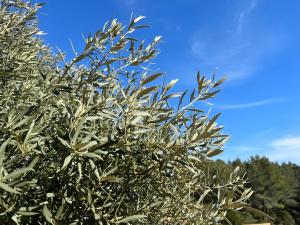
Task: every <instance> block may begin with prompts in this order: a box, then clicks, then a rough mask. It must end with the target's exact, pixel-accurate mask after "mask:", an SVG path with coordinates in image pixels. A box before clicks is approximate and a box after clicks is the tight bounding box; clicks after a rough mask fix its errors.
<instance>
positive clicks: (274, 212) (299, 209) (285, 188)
mask: <svg viewBox="0 0 300 225" xmlns="http://www.w3.org/2000/svg"><path fill="white" fill-rule="evenodd" d="M216 165H217V167H218V168H219V170H222V171H225V174H224V175H223V176H228V174H227V175H226V171H229V170H231V169H232V168H236V167H237V166H238V167H239V168H240V171H241V172H242V173H246V174H247V178H248V184H247V186H249V187H252V188H253V190H254V194H253V196H252V197H251V198H250V205H251V206H253V208H256V209H259V210H261V211H264V212H265V213H267V214H268V215H270V216H272V217H273V218H274V219H275V221H273V222H274V224H281V225H298V224H300V166H297V165H296V164H292V163H283V164H278V163H275V162H270V160H269V159H267V158H265V157H258V156H256V157H251V158H250V159H249V160H248V161H245V162H242V161H240V160H235V161H233V162H229V163H227V164H226V163H224V162H223V161H217V162H216ZM228 218H229V219H230V221H231V222H232V223H233V224H234V225H240V224H246V223H259V222H262V221H270V219H268V218H264V217H262V216H258V215H257V214H253V213H249V212H245V211H241V212H237V211H231V212H229V216H228Z"/></svg>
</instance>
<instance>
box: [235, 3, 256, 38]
mask: <svg viewBox="0 0 300 225" xmlns="http://www.w3.org/2000/svg"><path fill="white" fill-rule="evenodd" d="M256 5H257V0H252V1H251V2H250V4H249V6H248V7H246V8H245V9H243V10H242V11H241V12H240V14H239V17H238V24H237V30H236V33H237V34H240V33H241V32H242V30H243V25H244V21H245V19H246V18H247V17H248V16H249V15H250V14H251V13H252V11H253V10H254V9H255V7H256Z"/></svg>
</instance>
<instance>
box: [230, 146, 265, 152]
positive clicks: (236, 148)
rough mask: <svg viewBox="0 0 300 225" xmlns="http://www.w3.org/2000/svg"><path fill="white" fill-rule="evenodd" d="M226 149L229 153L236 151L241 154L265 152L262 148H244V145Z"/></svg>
mask: <svg viewBox="0 0 300 225" xmlns="http://www.w3.org/2000/svg"><path fill="white" fill-rule="evenodd" d="M225 149H226V150H228V151H230V150H232V151H236V152H239V153H242V152H251V151H259V150H263V148H262V147H255V146H244V145H241V146H228V147H226V148H225Z"/></svg>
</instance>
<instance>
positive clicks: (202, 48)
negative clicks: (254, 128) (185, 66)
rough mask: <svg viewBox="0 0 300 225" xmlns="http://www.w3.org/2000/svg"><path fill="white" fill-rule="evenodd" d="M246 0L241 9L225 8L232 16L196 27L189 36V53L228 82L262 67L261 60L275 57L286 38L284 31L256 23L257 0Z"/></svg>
mask: <svg viewBox="0 0 300 225" xmlns="http://www.w3.org/2000/svg"><path fill="white" fill-rule="evenodd" d="M247 2H248V5H247V6H244V7H243V9H240V8H237V6H233V7H232V8H230V9H228V10H230V11H231V15H236V16H235V17H230V19H226V18H225V19H224V20H223V21H219V24H220V25H219V26H217V27H215V28H213V29H216V30H209V32H205V30H201V29H199V30H198V31H196V32H195V33H194V34H193V35H192V36H191V39H190V54H191V55H192V56H193V57H195V59H196V60H197V62H198V63H199V65H201V66H202V67H203V68H204V70H205V71H207V72H209V71H213V70H215V69H216V68H218V74H221V75H223V74H225V75H226V76H228V81H230V82H233V81H234V82H236V81H238V82H240V81H243V80H245V79H247V78H249V77H251V76H253V75H255V74H256V73H257V72H258V71H260V70H261V69H262V68H263V65H264V63H263V62H264V61H265V60H270V59H272V57H275V56H276V53H278V52H280V51H281V50H282V49H283V48H285V46H286V45H287V42H288V41H289V39H288V37H287V36H286V34H284V33H281V32H278V31H276V30H275V29H273V28H272V27H270V26H265V25H264V24H262V23H257V21H256V20H254V19H255V18H254V16H255V15H253V12H254V11H255V9H256V8H257V5H258V1H257V0H251V1H247ZM252 17H253V18H252ZM246 20H247V21H246ZM249 21H251V23H248V22H249ZM252 22H253V23H252Z"/></svg>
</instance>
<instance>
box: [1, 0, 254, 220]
mask: <svg viewBox="0 0 300 225" xmlns="http://www.w3.org/2000/svg"><path fill="white" fill-rule="evenodd" d="M40 7H41V5H40V4H35V5H34V4H31V3H26V2H24V1H21V0H12V1H8V0H0V196H1V197H0V224H205V225H208V224H219V223H221V221H224V220H225V221H226V218H225V217H226V212H227V211H228V210H229V209H232V210H234V211H235V210H236V209H240V208H241V207H243V206H244V202H245V200H246V199H247V198H248V197H249V196H250V195H251V194H252V191H251V189H244V184H245V181H244V180H243V179H242V178H241V177H240V176H239V175H238V171H237V170H232V171H231V172H230V176H229V177H226V178H225V177H222V176H218V174H214V172H213V171H212V170H211V169H210V168H211V167H212V166H213V163H212V160H211V157H212V156H214V155H217V154H219V153H220V152H221V151H222V150H221V148H222V146H223V143H224V142H225V141H226V139H227V136H226V135H223V134H222V133H221V130H222V127H220V126H218V125H217V124H216V120H217V118H218V115H215V116H210V115H209V113H206V112H205V111H202V110H199V109H198V108H196V107H195V106H194V105H195V103H197V104H199V105H201V103H202V106H203V107H204V105H205V104H206V100H207V99H210V98H212V97H214V96H215V95H216V93H217V92H218V91H219V85H220V84H221V83H222V82H223V81H222V80H220V81H215V80H214V79H212V80H208V79H207V78H205V77H203V76H201V75H200V74H199V73H198V76H197V83H198V87H197V89H196V90H193V91H191V93H190V94H189V93H188V92H187V91H185V92H183V93H171V92H170V89H171V88H172V87H173V86H174V85H175V83H176V82H177V80H172V81H170V82H168V83H164V82H163V84H162V85H158V83H159V80H160V79H161V77H162V76H163V74H162V73H159V72H155V73H151V71H152V70H151V67H150V66H151V60H152V59H153V58H154V57H156V55H157V54H158V51H157V49H156V45H157V44H158V42H159V40H160V37H155V38H154V40H153V41H152V42H150V43H149V44H145V42H144V41H138V40H136V39H135V38H133V36H132V34H133V33H134V32H135V31H136V30H137V29H140V28H143V27H144V26H143V25H140V24H138V23H139V21H140V20H141V19H142V18H143V17H137V18H133V19H132V20H131V22H130V23H129V25H128V26H123V25H122V24H121V23H119V22H118V21H117V20H112V21H111V22H108V23H106V24H105V26H104V27H103V29H101V30H98V31H97V32H95V33H94V34H92V35H88V36H87V37H86V38H85V46H84V49H83V50H82V51H81V52H77V51H76V50H75V49H74V54H75V57H74V58H73V59H72V60H66V59H65V57H64V54H63V53H62V52H60V51H59V52H58V53H57V54H54V53H52V52H51V51H50V50H49V47H47V46H46V45H45V44H44V42H43V40H41V39H40V38H39V35H41V34H42V32H41V31H39V29H38V27H37V22H38V21H37V18H36V13H37V10H38V8H40ZM154 84H155V85H154ZM175 100H176V101H177V100H178V102H177V103H178V104H177V103H176V101H175ZM175 104H177V105H176V107H174V105H175Z"/></svg>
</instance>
